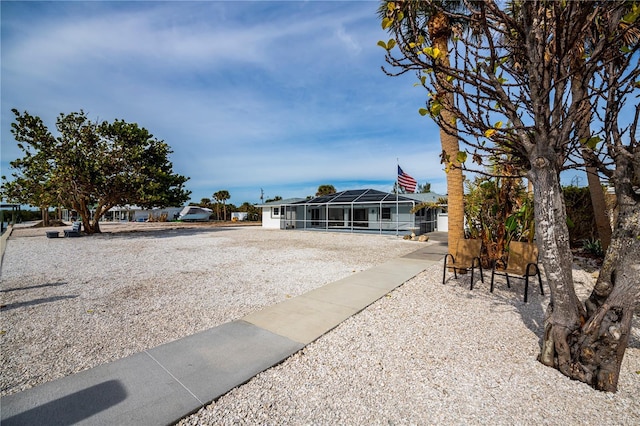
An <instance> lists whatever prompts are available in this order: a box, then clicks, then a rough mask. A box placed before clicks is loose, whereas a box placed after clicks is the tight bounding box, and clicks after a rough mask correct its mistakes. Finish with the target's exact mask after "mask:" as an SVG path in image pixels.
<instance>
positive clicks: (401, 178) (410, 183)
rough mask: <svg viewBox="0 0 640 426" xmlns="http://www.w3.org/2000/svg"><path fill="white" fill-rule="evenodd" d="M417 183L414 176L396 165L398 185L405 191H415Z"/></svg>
mask: <svg viewBox="0 0 640 426" xmlns="http://www.w3.org/2000/svg"><path fill="white" fill-rule="evenodd" d="M417 183H418V182H417V181H416V180H415V179H414V178H412V177H411V176H409V175H408V174H406V173H405V172H403V171H402V169H401V168H400V166H398V185H400V186H401V187H402V188H404V190H405V191H407V192H415V190H416V185H417Z"/></svg>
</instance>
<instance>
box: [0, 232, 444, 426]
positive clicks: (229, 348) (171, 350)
mask: <svg viewBox="0 0 640 426" xmlns="http://www.w3.org/2000/svg"><path fill="white" fill-rule="evenodd" d="M429 235H430V241H429V242H428V243H416V244H420V245H421V248H420V249H418V250H416V251H415V252H413V253H410V254H408V255H406V256H404V257H401V258H398V259H394V260H391V261H389V262H386V263H384V264H382V265H379V266H376V267H374V268H371V269H368V270H366V271H363V272H360V273H358V274H354V275H352V276H350V277H347V278H344V279H341V280H339V281H335V282H333V283H330V284H327V285H325V286H324V287H321V288H318V289H315V290H312V291H310V292H308V293H305V294H303V295H301V296H298V297H295V298H292V299H288V300H285V301H284V302H281V303H278V304H276V305H274V306H271V307H268V308H265V309H263V310H261V311H258V312H254V313H252V314H250V315H247V316H246V317H244V318H242V319H240V320H237V321H233V322H230V323H226V324H223V325H221V326H218V327H214V328H212V329H209V330H206V331H203V332H200V333H197V334H194V335H191V336H188V337H185V338H183V339H179V340H176V341H173V342H170V343H167V344H164V345H161V346H158V347H155V348H152V349H149V350H146V351H144V352H141V353H138V354H135V355H132V356H129V357H126V358H122V359H120V360H117V361H114V362H111V363H108V364H103V365H100V366H98V367H95V368H92V369H89V370H85V371H82V372H80V373H77V374H73V375H71V376H67V377H63V378H61V379H58V380H54V381H52V382H48V383H45V384H43V385H40V386H37V387H35V388H32V389H29V390H26V391H24V392H19V393H17V394H13V395H9V396H6V397H4V398H2V399H1V400H0V410H1V424H2V425H3V426H10V425H34V424H48V425H63V424H64V425H66V424H77V423H79V424H87V425H125V424H130V425H132V424H135V425H159V424H172V423H174V422H176V421H178V420H179V419H181V418H183V417H185V416H186V415H188V414H190V413H192V412H194V411H196V410H198V409H199V408H200V407H202V406H204V405H206V404H208V403H210V402H211V401H214V400H216V399H217V398H219V397H220V396H222V395H224V394H225V393H227V392H228V391H230V390H231V389H233V388H235V387H237V386H240V385H242V384H243V383H246V382H247V381H249V380H250V379H251V378H252V377H254V376H255V375H256V374H258V373H260V372H262V371H264V370H266V369H268V368H270V367H272V366H274V365H276V364H278V363H280V362H282V361H283V360H285V359H287V358H288V357H289V356H291V355H293V354H294V353H296V352H297V351H299V350H300V349H302V348H303V347H304V346H305V345H307V344H309V343H311V342H313V341H314V340H316V339H317V338H319V337H320V336H322V335H323V334H325V333H327V332H328V331H330V330H331V329H333V328H334V327H336V326H337V325H338V324H340V323H341V322H342V321H344V320H346V319H347V318H349V317H350V316H352V315H355V314H357V313H358V312H360V311H362V310H363V309H365V308H366V307H367V306H369V305H370V304H372V303H373V302H375V301H376V300H378V299H379V298H381V297H383V296H384V295H385V294H387V293H389V292H390V291H392V290H393V289H395V288H396V287H398V286H400V285H402V284H403V283H405V282H406V281H408V280H409V279H411V278H412V277H414V276H416V275H417V274H419V273H420V272H422V271H423V270H424V269H426V268H427V267H429V266H431V265H432V264H434V263H436V262H440V261H441V260H442V258H443V256H444V254H445V253H446V250H447V243H446V241H447V234H446V233H432V234H429Z"/></svg>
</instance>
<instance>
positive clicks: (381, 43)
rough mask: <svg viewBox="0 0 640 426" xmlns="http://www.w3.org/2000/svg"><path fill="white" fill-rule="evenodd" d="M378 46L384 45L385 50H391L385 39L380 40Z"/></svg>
mask: <svg viewBox="0 0 640 426" xmlns="http://www.w3.org/2000/svg"><path fill="white" fill-rule="evenodd" d="M378 46H380V47H382V48H383V49H384V50H389V49H387V43H385V42H384V41H382V40H380V41H379V42H378Z"/></svg>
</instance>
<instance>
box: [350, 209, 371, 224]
mask: <svg viewBox="0 0 640 426" xmlns="http://www.w3.org/2000/svg"><path fill="white" fill-rule="evenodd" d="M368 212H369V210H368V209H361V208H358V209H353V226H357V227H361V228H366V227H368V226H369V223H368V221H367V219H368V218H367V214H368Z"/></svg>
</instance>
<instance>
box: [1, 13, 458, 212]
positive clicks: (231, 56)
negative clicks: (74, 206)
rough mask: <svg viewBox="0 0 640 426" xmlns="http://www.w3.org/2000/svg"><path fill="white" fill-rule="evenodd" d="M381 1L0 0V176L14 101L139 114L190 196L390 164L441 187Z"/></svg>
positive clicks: (49, 116)
mask: <svg viewBox="0 0 640 426" xmlns="http://www.w3.org/2000/svg"><path fill="white" fill-rule="evenodd" d="M377 5H378V2H375V1H352V2H345V1H326V2H321V1H307V2H302V1H285V2H271V1H260V2H249V1H238V2H231V1H226V2H216V1H200V2H152V1H148V2H146V1H142V2H127V1H114V2H75V1H74V2H7V1H2V3H1V8H2V10H1V12H2V15H1V19H2V22H1V31H2V34H1V35H2V52H1V55H2V57H1V59H2V88H1V90H2V102H1V118H2V126H1V127H2V130H1V132H2V133H1V137H2V141H1V154H2V174H3V175H9V174H10V170H9V168H8V163H9V161H11V160H13V159H15V158H18V157H20V156H21V151H19V150H18V148H17V146H16V144H15V141H14V140H13V137H12V135H11V133H10V123H11V121H12V120H13V114H12V113H11V108H17V109H18V110H20V111H25V110H26V111H28V112H29V113H31V114H33V115H38V116H40V117H41V118H42V119H43V120H44V122H45V123H46V124H47V125H48V126H49V128H50V129H51V130H55V119H56V117H57V116H58V114H59V113H61V112H63V113H69V112H73V111H79V110H80V109H83V110H84V111H85V112H87V113H88V115H89V117H91V118H92V119H99V120H109V121H111V120H113V119H116V118H120V119H124V120H125V121H128V122H136V123H138V124H139V125H141V126H143V127H146V128H147V129H148V130H149V131H150V132H151V133H153V135H154V136H155V137H157V138H158V139H162V140H164V141H165V142H167V143H168V144H169V145H170V146H171V148H172V149H173V151H174V153H173V154H172V156H171V160H172V162H173V165H174V171H175V172H177V173H180V174H183V175H186V176H189V177H190V178H191V179H190V180H189V181H188V182H187V189H189V190H191V191H192V196H191V199H192V201H194V202H197V201H199V200H200V199H201V198H203V197H211V196H212V194H213V193H214V192H216V191H218V190H221V189H226V190H228V191H229V193H230V194H231V200H230V202H231V203H234V204H237V205H239V204H241V203H243V202H245V201H248V202H250V203H257V202H259V201H260V191H261V189H263V190H264V196H265V199H267V198H272V197H274V196H276V195H279V196H282V197H283V198H288V197H304V196H307V195H312V194H315V192H316V190H317V188H318V186H319V185H322V184H331V185H334V186H335V187H336V189H337V190H339V191H341V190H346V189H359V188H375V189H380V190H384V191H390V190H391V188H392V186H393V183H394V181H395V178H396V163H397V162H398V161H399V163H400V165H401V166H402V168H403V169H404V171H405V172H406V173H408V174H410V175H411V176H413V177H414V178H416V179H417V180H418V182H419V183H425V182H430V183H431V185H432V190H433V191H435V192H438V193H441V194H445V193H446V183H445V179H446V177H445V173H444V171H443V167H442V165H441V164H440V163H439V152H440V141H439V137H438V129H437V127H436V126H435V125H434V124H433V123H432V122H431V120H430V119H429V118H426V117H422V116H420V115H419V114H418V109H419V108H420V107H422V106H424V102H425V99H426V95H425V92H424V89H422V88H420V87H414V82H415V77H414V75H405V76H401V77H396V78H391V77H388V76H386V75H385V74H384V73H383V72H382V71H381V69H380V67H381V65H383V64H384V50H383V49H381V48H380V47H379V46H377V45H376V43H377V42H378V40H381V39H385V40H386V39H388V36H387V35H386V34H385V32H384V31H383V30H382V29H381V27H380V23H379V21H378V19H377V15H376V8H377Z"/></svg>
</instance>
